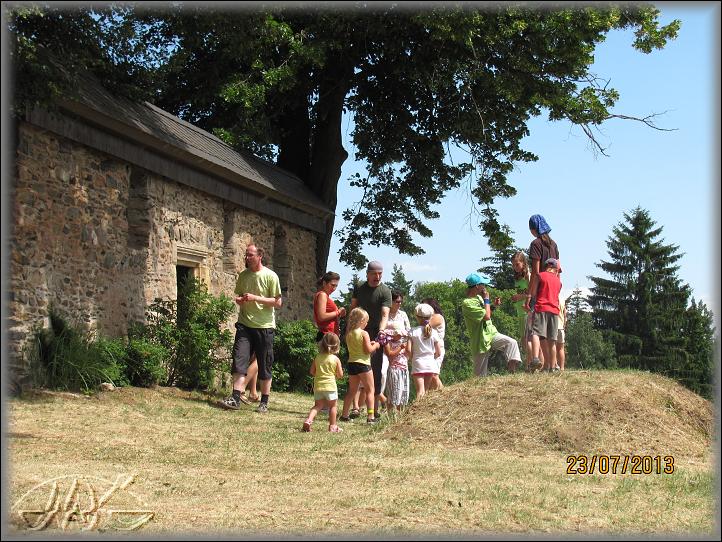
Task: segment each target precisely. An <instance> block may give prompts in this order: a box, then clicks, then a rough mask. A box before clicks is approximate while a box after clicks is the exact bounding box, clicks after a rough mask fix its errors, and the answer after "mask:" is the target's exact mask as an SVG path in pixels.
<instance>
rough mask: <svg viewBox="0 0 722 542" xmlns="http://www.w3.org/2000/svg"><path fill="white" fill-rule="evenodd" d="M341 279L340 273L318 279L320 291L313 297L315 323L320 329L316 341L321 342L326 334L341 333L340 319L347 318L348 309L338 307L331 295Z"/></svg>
mask: <svg viewBox="0 0 722 542" xmlns="http://www.w3.org/2000/svg"><path fill="white" fill-rule="evenodd" d="M340 279H341V277H340V276H339V274H338V273H334V272H333V271H328V272H327V273H326V274H325V275H323V276H322V277H321V278H320V279H318V287H319V290H318V291H317V292H316V294H315V295H314V296H313V321H314V323H315V324H316V327H317V328H318V333H317V334H316V341H317V342H318V341H320V340H321V339H322V338H323V336H324V334H325V333H335V334H336V335H339V334H340V333H341V331H340V328H339V322H338V321H339V319H340V318H343V317H344V316H346V309H344V308H343V307H341V308H340V309H339V308H338V307H337V306H336V303H334V301H333V299H331V294H332V293H333V292H334V291H335V290H336V288H338V281H339V280H340Z"/></svg>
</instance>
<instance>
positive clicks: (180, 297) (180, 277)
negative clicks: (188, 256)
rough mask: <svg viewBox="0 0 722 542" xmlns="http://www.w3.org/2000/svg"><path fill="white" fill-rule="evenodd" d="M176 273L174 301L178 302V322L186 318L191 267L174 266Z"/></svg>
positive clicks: (191, 278)
mask: <svg viewBox="0 0 722 542" xmlns="http://www.w3.org/2000/svg"><path fill="white" fill-rule="evenodd" d="M175 275H176V291H177V297H176V303H177V304H178V313H177V316H178V322H177V323H178V324H181V323H182V322H185V321H186V319H187V318H188V293H189V289H190V288H191V287H192V281H193V278H194V276H193V268H192V267H186V266H184V265H176V266H175Z"/></svg>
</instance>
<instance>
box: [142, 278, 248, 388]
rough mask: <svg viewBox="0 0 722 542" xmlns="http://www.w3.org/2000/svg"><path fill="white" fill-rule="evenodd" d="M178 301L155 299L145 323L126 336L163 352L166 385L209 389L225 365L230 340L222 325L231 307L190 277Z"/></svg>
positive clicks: (229, 348)
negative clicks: (150, 344) (152, 345)
mask: <svg viewBox="0 0 722 542" xmlns="http://www.w3.org/2000/svg"><path fill="white" fill-rule="evenodd" d="M178 299H179V301H178V302H176V301H172V300H171V301H164V300H161V299H156V300H155V301H154V302H153V303H152V304H151V305H150V307H148V310H147V311H146V319H147V324H145V325H139V324H136V325H134V326H132V327H131V329H130V331H129V337H130V338H131V339H142V340H144V341H146V342H148V343H152V344H154V345H156V346H159V347H162V348H163V349H164V351H165V355H164V359H163V366H164V368H165V377H164V383H165V384H166V385H168V386H178V387H181V388H186V389H208V388H211V387H212V386H213V385H214V377H215V374H216V372H217V371H222V370H225V369H226V368H227V367H228V359H229V357H230V350H231V347H232V346H233V336H232V334H231V332H230V330H228V329H225V328H224V324H225V322H227V321H228V319H229V318H230V316H231V314H233V311H234V308H235V305H234V303H233V301H232V300H231V299H230V298H229V297H227V296H225V295H223V294H221V295H220V296H219V297H215V296H213V295H211V294H209V293H208V290H207V288H206V286H205V285H204V284H203V283H201V282H199V281H197V280H196V279H194V278H192V277H191V278H189V279H187V280H185V281H183V283H182V284H181V285H180V288H179V291H178Z"/></svg>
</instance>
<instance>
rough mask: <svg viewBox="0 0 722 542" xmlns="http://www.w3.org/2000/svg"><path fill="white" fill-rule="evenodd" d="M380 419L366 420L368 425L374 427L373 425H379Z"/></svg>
mask: <svg viewBox="0 0 722 542" xmlns="http://www.w3.org/2000/svg"><path fill="white" fill-rule="evenodd" d="M380 419H381V418H366V423H369V424H372V425H373V424H375V423H379V420H380Z"/></svg>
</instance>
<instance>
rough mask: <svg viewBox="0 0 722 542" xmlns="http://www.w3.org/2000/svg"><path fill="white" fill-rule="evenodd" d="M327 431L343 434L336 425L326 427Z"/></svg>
mask: <svg viewBox="0 0 722 542" xmlns="http://www.w3.org/2000/svg"><path fill="white" fill-rule="evenodd" d="M328 431H329V432H330V433H343V429H341V428H340V427H339V426H338V425H330V426H329V427H328Z"/></svg>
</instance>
